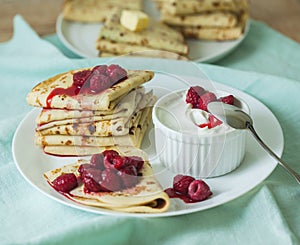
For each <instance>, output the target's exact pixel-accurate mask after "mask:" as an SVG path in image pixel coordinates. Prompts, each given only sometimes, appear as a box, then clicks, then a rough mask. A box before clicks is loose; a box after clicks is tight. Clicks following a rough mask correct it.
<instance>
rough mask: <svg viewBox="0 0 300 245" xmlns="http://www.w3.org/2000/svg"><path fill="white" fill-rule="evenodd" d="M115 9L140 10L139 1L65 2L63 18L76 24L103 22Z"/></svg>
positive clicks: (100, 0) (69, 0) (75, 0)
mask: <svg viewBox="0 0 300 245" xmlns="http://www.w3.org/2000/svg"><path fill="white" fill-rule="evenodd" d="M115 8H122V9H123V8H124V9H133V10H140V9H142V1H141V0H127V1H124V2H123V1H120V0H84V1H82V0H65V1H64V3H63V18H64V19H66V20H71V21H78V22H103V21H105V20H106V18H107V16H109V14H110V13H113V12H114V11H115Z"/></svg>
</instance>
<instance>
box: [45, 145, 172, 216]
mask: <svg viewBox="0 0 300 245" xmlns="http://www.w3.org/2000/svg"><path fill="white" fill-rule="evenodd" d="M115 150H117V151H118V152H119V153H120V154H121V155H126V156H140V157H142V158H143V159H144V165H143V167H142V169H141V171H140V172H141V173H142V176H141V177H139V181H138V183H137V184H136V185H135V186H133V187H131V188H127V189H124V190H120V191H114V192H86V191H84V185H83V184H82V183H81V184H79V185H78V187H76V188H75V189H73V190H71V191H70V192H69V193H64V195H65V196H67V197H68V198H69V199H70V200H73V201H75V202H76V203H80V204H83V205H88V206H93V207H99V208H103V209H108V210H113V211H119V212H132V213H161V212H165V211H167V210H168V208H169V206H170V199H169V197H168V195H167V194H166V193H165V192H164V191H163V189H162V187H161V185H160V183H159V182H158V181H157V179H156V177H155V175H154V174H153V170H152V167H151V165H150V163H149V162H148V161H147V157H146V155H145V153H144V152H142V151H141V150H137V149H131V148H117V149H116V148H115ZM83 163H89V161H87V160H82V159H81V160H78V161H77V162H76V163H74V164H70V165H65V166H63V167H60V168H57V169H53V170H50V171H48V172H46V173H44V178H45V180H46V181H47V182H48V183H49V184H50V185H51V186H53V184H52V182H53V181H54V180H55V179H56V178H57V177H58V176H60V175H61V174H62V173H74V174H75V175H76V176H79V173H78V171H77V170H78V168H79V166H80V164H83Z"/></svg>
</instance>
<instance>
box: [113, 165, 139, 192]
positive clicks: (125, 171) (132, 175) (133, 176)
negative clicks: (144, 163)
mask: <svg viewBox="0 0 300 245" xmlns="http://www.w3.org/2000/svg"><path fill="white" fill-rule="evenodd" d="M118 174H119V176H120V177H121V179H122V182H123V186H124V188H130V187H132V186H135V185H136V184H137V182H138V176H137V174H138V171H137V169H136V167H134V166H133V165H129V166H126V167H124V168H122V169H121V170H120V171H119V172H118Z"/></svg>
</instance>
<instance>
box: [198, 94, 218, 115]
mask: <svg viewBox="0 0 300 245" xmlns="http://www.w3.org/2000/svg"><path fill="white" fill-rule="evenodd" d="M216 100H217V97H216V95H215V94H214V93H212V92H206V93H205V94H203V95H201V96H200V99H199V100H198V106H197V108H199V109H201V110H204V111H207V105H208V104H209V103H210V102H212V101H216Z"/></svg>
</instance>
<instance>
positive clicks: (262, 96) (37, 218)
mask: <svg viewBox="0 0 300 245" xmlns="http://www.w3.org/2000/svg"><path fill="white" fill-rule="evenodd" d="M47 40H48V41H45V40H43V39H41V38H39V37H38V36H37V35H36V33H35V32H34V31H32V29H31V28H30V27H29V26H28V25H27V24H26V23H25V22H24V20H23V19H22V18H21V17H20V16H17V17H16V18H15V34H14V37H13V39H12V40H11V41H9V42H7V43H2V44H0V81H1V89H0V98H1V103H0V111H1V113H0V173H1V174H0V224H1V226H0V244H151V245H153V244H170V245H171V244H172V245H173V244H190V245H192V244H253V245H257V244H272V245H274V244H280V245H281V244H300V206H299V201H300V187H299V185H298V184H297V183H296V182H295V180H294V179H292V178H290V176H289V175H288V174H287V173H286V172H285V171H284V170H283V169H282V168H281V167H279V166H278V167H276V169H275V171H274V172H273V173H272V174H271V175H270V176H269V177H268V178H267V179H266V180H265V181H263V183H261V184H260V185H258V186H257V187H256V188H254V189H253V190H251V191H250V192H248V193H246V194H245V195H243V196H242V197H240V198H238V199H236V200H233V201H231V202H228V203H226V204H223V205H221V206H218V207H215V208H211V209H208V210H205V211H201V212H197V213H194V214H189V215H183V216H178V217H167V218H128V217H127V218H126V217H122V216H119V217H118V216H107V215H97V214H92V213H89V212H85V211H80V210H77V209H74V208H71V207H67V206H65V205H62V204H60V203H57V202H55V201H53V200H52V199H50V198H48V197H46V196H44V195H43V194H41V193H40V192H39V191H37V190H36V189H35V188H33V187H32V186H31V185H29V184H28V182H27V181H26V180H25V179H24V178H23V177H22V176H21V174H20V173H19V172H18V170H17V168H16V165H15V163H14V161H13V158H12V153H11V144H12V138H13V135H14V132H15V129H16V127H17V126H18V124H19V123H20V121H21V119H22V118H23V117H24V116H25V115H26V113H27V112H29V111H30V110H31V109H32V108H31V107H29V106H27V105H26V102H25V96H26V94H27V93H28V91H29V90H30V89H31V88H32V87H33V86H34V85H35V84H37V83H38V82H40V81H41V80H43V79H46V78H48V77H50V76H53V75H54V74H57V73H59V72H63V71H66V70H69V69H72V68H75V67H81V66H89V65H95V64H98V63H100V62H103V61H104V60H100V59H90V60H85V59H70V58H67V57H66V56H64V55H63V54H62V53H61V50H62V51H63V52H64V53H65V54H67V55H70V56H71V55H72V54H71V53H69V52H68V51H67V50H66V49H64V48H63V46H62V45H61V44H60V43H59V41H58V40H57V37H56V36H49V37H48V38H47ZM49 41H50V43H49ZM51 43H52V44H53V43H54V44H55V46H57V47H60V49H57V48H56V47H55V46H53V45H52V44H51ZM217 64H218V65H222V66H224V67H227V68H223V67H220V66H216V65H207V64H197V66H198V67H199V68H201V69H202V70H203V71H204V72H206V73H207V74H208V75H209V76H210V77H211V78H212V79H213V80H215V81H217V82H221V83H224V84H227V85H230V86H233V87H235V88H238V89H240V90H242V91H245V92H246V93H248V94H250V95H252V96H254V97H256V98H257V99H259V100H260V101H262V102H263V103H264V104H265V105H267V106H268V107H269V108H270V109H271V111H272V112H273V113H274V114H275V116H276V117H277V119H278V121H279V122H280V124H281V127H282V129H283V132H284V140H285V146H284V152H283V156H282V157H283V159H284V160H285V161H286V162H288V163H289V164H290V165H291V167H293V168H294V169H295V170H296V171H298V172H300V162H299V160H300V153H299V152H300V144H299V138H300V130H299V125H300V124H299V121H300V113H299V108H300V98H299V96H300V65H299V64H300V45H299V44H297V43H295V42H293V41H291V40H289V39H288V38H286V37H284V36H282V35H280V34H279V33H277V32H275V31H273V30H271V29H270V28H268V27H267V26H265V25H264V24H262V23H259V22H255V21H252V23H251V30H250V32H249V35H248V37H247V38H246V40H244V42H243V43H242V45H240V46H239V47H238V48H237V49H236V50H235V52H233V53H232V54H230V55H228V56H227V57H226V58H224V59H223V60H221V61H219V62H217ZM139 65H141V66H142V65H143V64H139ZM153 66H154V68H155V67H156V68H158V67H159V68H160V69H162V70H163V69H164V68H165V67H170V66H172V67H173V69H174V71H176V72H177V73H180V74H185V73H186V72H187V71H185V70H183V69H182V67H183V66H182V63H181V62H175V61H166V60H164V61H163V60H156V61H155V62H154V63H153ZM228 67H230V68H236V70H233V69H230V68H228ZM237 69H239V70H237ZM189 75H190V74H189ZM34 164H38V163H35V162H33V163H32V167H33V168H34Z"/></svg>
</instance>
